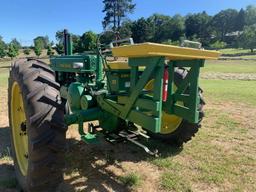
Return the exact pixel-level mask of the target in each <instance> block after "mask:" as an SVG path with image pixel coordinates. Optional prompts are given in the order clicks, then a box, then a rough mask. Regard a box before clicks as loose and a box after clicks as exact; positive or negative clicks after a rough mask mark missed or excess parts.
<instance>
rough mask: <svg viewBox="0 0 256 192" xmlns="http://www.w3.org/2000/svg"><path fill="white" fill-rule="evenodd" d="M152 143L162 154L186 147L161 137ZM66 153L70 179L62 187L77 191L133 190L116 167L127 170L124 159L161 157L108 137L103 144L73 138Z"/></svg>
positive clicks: (138, 159)
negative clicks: (169, 142) (123, 180)
mask: <svg viewBox="0 0 256 192" xmlns="http://www.w3.org/2000/svg"><path fill="white" fill-rule="evenodd" d="M148 146H150V148H152V149H154V148H157V149H158V151H159V154H160V155H161V157H167V156H168V157H170V156H175V155H177V154H179V153H180V152H181V151H182V148H177V147H171V146H167V145H166V144H163V143H161V142H158V141H151V142H148ZM65 155H66V157H65V158H66V159H65V161H66V166H65V167H66V168H65V171H64V172H65V175H66V179H65V182H64V184H63V186H62V187H61V188H62V189H61V191H76V190H77V189H79V188H80V189H82V191H100V192H105V191H124V192H125V191H131V190H132V189H131V188H130V187H129V186H126V185H125V184H124V183H122V181H121V179H120V176H119V175H120V174H119V175H118V171H115V170H116V169H118V170H119V173H120V170H121V171H125V170H124V169H123V167H122V166H121V163H122V162H133V163H139V162H141V161H151V160H152V159H154V158H157V157H152V156H150V155H148V154H147V153H146V152H144V151H143V149H141V148H139V147H137V146H135V145H133V144H131V143H118V144H115V145H113V144H110V143H108V142H106V141H105V140H104V139H101V140H100V143H99V144H90V145H87V144H85V143H83V142H81V141H77V140H74V139H69V140H68V152H66V154H65ZM135 166H136V165H135ZM111 167H112V168H113V167H115V168H114V169H111ZM126 171H127V170H126ZM128 172H129V170H128Z"/></svg>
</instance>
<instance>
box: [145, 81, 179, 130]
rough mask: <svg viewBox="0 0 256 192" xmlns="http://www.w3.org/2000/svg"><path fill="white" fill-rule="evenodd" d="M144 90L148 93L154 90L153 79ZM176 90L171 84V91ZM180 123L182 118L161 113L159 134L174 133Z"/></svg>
mask: <svg viewBox="0 0 256 192" xmlns="http://www.w3.org/2000/svg"><path fill="white" fill-rule="evenodd" d="M145 89H146V90H148V91H152V90H153V89H154V79H152V80H150V81H149V82H148V83H147V85H146V86H145ZM176 89H177V87H176V85H175V84H173V90H174V91H175V90H176ZM179 104H180V105H183V103H182V102H181V103H179ZM181 122H182V118H181V117H178V116H176V115H171V114H168V113H166V112H164V111H162V122H161V129H160V134H169V133H172V132H174V131H175V130H176V129H177V128H178V127H179V125H180V124H181Z"/></svg>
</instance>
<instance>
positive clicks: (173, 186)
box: [160, 172, 192, 191]
mask: <svg viewBox="0 0 256 192" xmlns="http://www.w3.org/2000/svg"><path fill="white" fill-rule="evenodd" d="M160 181H161V183H160V185H161V187H162V188H163V189H166V190H172V191H192V190H191V187H190V183H189V182H188V181H186V180H184V179H183V177H180V176H178V175H177V174H175V173H173V172H164V173H163V174H162V175H161V178H160Z"/></svg>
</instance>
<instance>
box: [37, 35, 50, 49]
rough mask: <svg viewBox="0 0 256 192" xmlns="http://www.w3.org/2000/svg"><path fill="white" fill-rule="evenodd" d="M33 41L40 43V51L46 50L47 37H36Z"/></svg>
mask: <svg viewBox="0 0 256 192" xmlns="http://www.w3.org/2000/svg"><path fill="white" fill-rule="evenodd" d="M35 41H40V42H41V43H42V49H47V47H48V45H49V37H48V36H44V37H43V36H38V37H36V38H35V39H34V42H35Z"/></svg>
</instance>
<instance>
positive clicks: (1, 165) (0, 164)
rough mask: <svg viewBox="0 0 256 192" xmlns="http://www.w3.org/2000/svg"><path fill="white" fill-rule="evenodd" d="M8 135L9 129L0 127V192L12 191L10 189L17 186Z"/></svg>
mask: <svg viewBox="0 0 256 192" xmlns="http://www.w3.org/2000/svg"><path fill="white" fill-rule="evenodd" d="M9 134H10V133H9V127H0V191H13V190H11V189H13V188H16V186H17V185H16V184H17V183H16V179H15V173H14V167H13V163H12V158H11V154H10V153H11V152H10V148H11V147H10V139H9V138H10V135H9ZM7 189H8V190H7ZM9 189H10V190H9Z"/></svg>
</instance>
